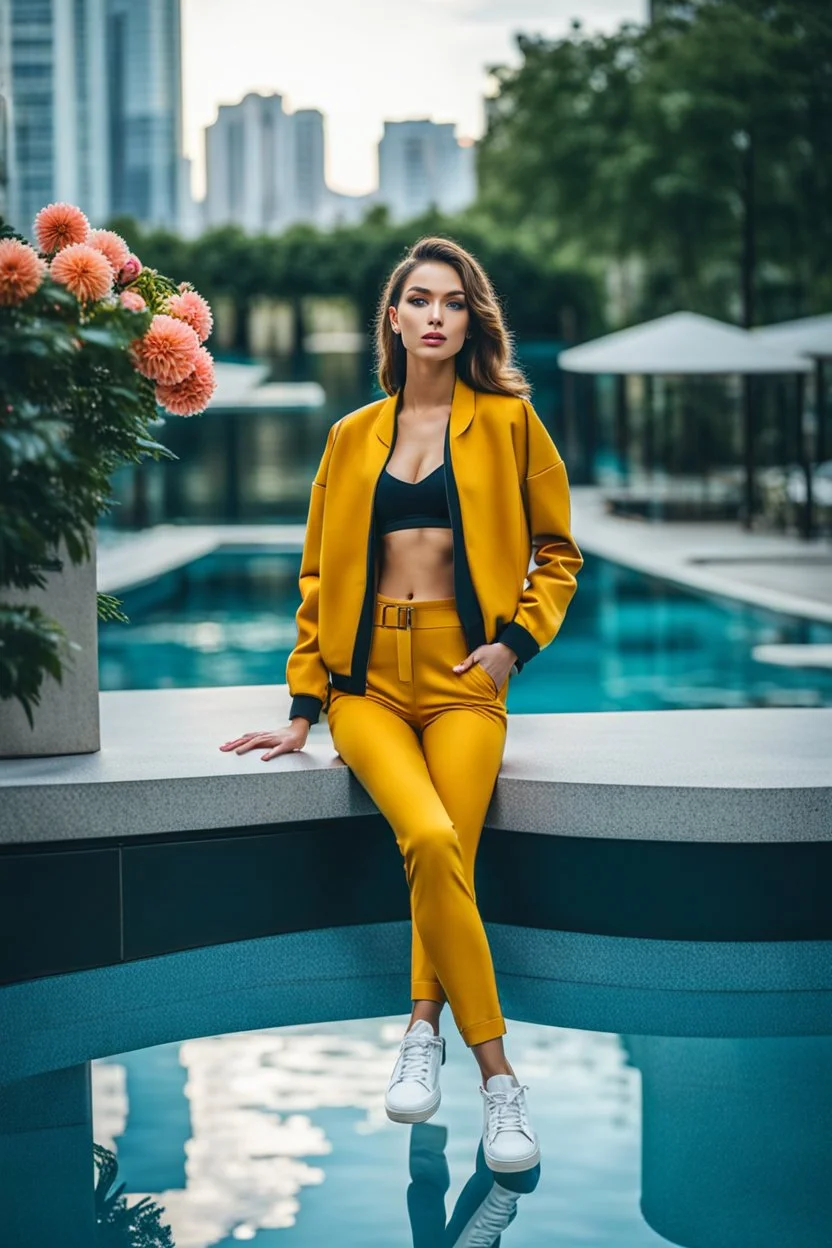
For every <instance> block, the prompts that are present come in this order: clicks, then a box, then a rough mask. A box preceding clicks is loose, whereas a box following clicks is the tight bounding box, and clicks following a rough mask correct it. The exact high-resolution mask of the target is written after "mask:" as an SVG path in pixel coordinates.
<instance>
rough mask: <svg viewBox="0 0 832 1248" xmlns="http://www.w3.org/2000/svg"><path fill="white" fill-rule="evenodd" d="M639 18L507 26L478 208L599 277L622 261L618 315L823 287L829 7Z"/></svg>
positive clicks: (729, 307)
mask: <svg viewBox="0 0 832 1248" xmlns="http://www.w3.org/2000/svg"><path fill="white" fill-rule="evenodd" d="M657 13H658V16H657V18H656V20H655V21H654V22H653V24H652V25H650V26H647V27H644V28H642V27H638V26H634V25H630V26H625V27H623V28H622V29H620V30H619V31H617V32H615V33H614V34H612V35H595V36H590V35H587V34H585V33H584V32H583V30H582V28H581V27H580V25H578V24H576V25H575V26H574V27H573V30H572V32H571V34H570V35H569V37H567V38H565V39H559V40H553V41H548V40H544V39H529V38H526V37H524V36H522V35H521V36H518V39H517V42H518V46H519V49H520V52H521V54H522V58H523V59H522V64H521V65H520V66H519V68H517V69H508V68H505V67H494V68H493V69H492V73H493V74H494V76H495V79H496V83H497V88H498V93H497V96H496V97H495V99H494V100H493V101H492V102H490V105H489V113H490V119H489V127H488V132H487V134H486V136H485V138H484V140H483V143H482V145H481V150H480V154H479V174H480V182H481V191H482V201H483V204H484V206H485V207H486V208H487V210H488V212H489V213H490V214H491V216H492V217H493V218H494V220H496V221H500V222H503V223H506V224H507V223H510V222H514V223H521V224H522V225H524V226H525V227H526V228H530V229H533V230H537V231H539V232H540V233H541V235H542V236H545V237H546V238H548V239H549V240H550V242H551V245H552V246H553V247H554V248H557V249H559V250H560V251H561V253H562V254H564V253H566V252H568V251H569V250H570V249H571V251H572V254H574V255H575V256H576V257H577V258H578V260H579V262H582V263H585V264H587V265H589V266H590V267H592V268H594V269H595V270H596V271H597V272H599V273H601V272H604V271H605V270H606V269H608V268H609V266H610V264H612V263H615V262H619V263H620V262H625V261H629V262H632V261H636V262H638V267H639V269H640V270H641V271H642V272H643V275H644V276H643V281H642V283H641V297H640V299H638V300H636V301H634V302H633V304H632V306H631V309H630V311H631V317H632V318H633V319H634V318H636V317H640V316H645V315H657V314H659V313H661V312H665V311H671V310H674V309H676V308H678V307H679V306H685V307H689V308H692V309H695V310H698V311H702V312H707V313H711V314H715V315H723V316H726V315H727V316H736V317H738V318H739V317H741V316H743V314H744V315H745V316H747V318H748V319H749V320H751V319H752V317H753V316H754V313H755V311H756V309H755V306H754V296H755V293H756V295H757V300H758V303H759V305H760V307H762V308H765V311H766V313H767V315H768V318H769V319H776V317H778V316H782V317H786V316H789V315H798V314H801V313H804V312H811V311H815V310H820V309H821V308H822V307H823V306H824V304H825V303H827V302H828V300H829V298H830V297H832V280H830V277H829V269H828V265H827V264H826V257H827V256H828V254H829V248H830V243H832V193H831V192H832V162H830V159H829V135H830V133H832V10H830V8H829V6H828V5H818V4H816V3H814V0H693V2H691V3H688V4H686V5H670V6H668V7H667V9H666V10H665V9H662V8H660V7H659V6H657Z"/></svg>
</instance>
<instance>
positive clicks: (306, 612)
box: [286, 420, 341, 724]
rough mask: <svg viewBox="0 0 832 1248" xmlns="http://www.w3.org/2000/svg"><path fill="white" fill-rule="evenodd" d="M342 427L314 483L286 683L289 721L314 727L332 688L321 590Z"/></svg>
mask: <svg viewBox="0 0 832 1248" xmlns="http://www.w3.org/2000/svg"><path fill="white" fill-rule="evenodd" d="M340 424H341V421H340V420H337V421H336V422H335V424H334V425H332V427H331V428H330V430H329V434H328V436H327V440H326V446H325V447H324V453H323V455H322V456H321V462H320V464H319V465H318V470H317V472H316V473H315V479H314V481H313V482H312V491H311V494H310V498H309V512H308V516H307V520H306V534H305V537H304V542H303V555H302V556H301V564H300V575H299V577H298V584H299V586H300V593H301V603H300V606H299V607H298V609H297V612H296V613H295V622H296V623H297V626H298V640H297V644H296V646H295V648H294V650H293V651H292V653H291V654H290V655H289V658H288V660H287V662H286V683H287V684H288V686H289V693H290V695H291V698H292V705H291V709H290V711H289V718H290V719H294V718H295V717H296V716H303V718H304V719H308V720H309V723H310V724H316V723H317V722H318V719H319V718H320V714H321V708H322V707H323V704H324V701H325V699H326V695H327V690H328V688H329V672H328V671H327V668H326V666H325V665H324V662H323V660H322V659H321V655H320V651H319V649H318V590H319V578H320V556H321V532H322V528H323V516H324V500H325V498H326V479H327V473H328V471H329V461H330V458H331V456H332V448H333V446H334V445H335V439H336V438H337V436H338V428H339V426H340Z"/></svg>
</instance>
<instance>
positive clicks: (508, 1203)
mask: <svg viewBox="0 0 832 1248" xmlns="http://www.w3.org/2000/svg"><path fill="white" fill-rule="evenodd" d="M519 1198H520V1193H519V1192H509V1191H508V1190H507V1189H506V1188H504V1187H501V1186H500V1184H499V1183H495V1184H494V1185H493V1187H492V1188H491V1191H490V1192H489V1193H488V1195H487V1196H486V1198H485V1200H484V1201H483V1202H482V1204H481V1205H479V1206H478V1208H477V1210H476V1212H475V1213H474V1216H473V1217H472V1218H471V1220H470V1222H469V1223H468V1224H467V1226H464V1227H463V1228H462V1230H461V1231H460V1233H459V1236H458V1238H457V1239H455V1240H454V1241H453V1248H493V1246H494V1244H495V1243H496V1242H497V1240H498V1238H499V1237H500V1235H502V1233H503V1231H504V1230H505V1229H506V1227H507V1226H508V1225H509V1224H510V1223H511V1222H513V1221H514V1219H515V1217H516V1216H517V1201H518V1200H519Z"/></svg>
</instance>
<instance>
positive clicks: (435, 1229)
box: [93, 1016, 832, 1248]
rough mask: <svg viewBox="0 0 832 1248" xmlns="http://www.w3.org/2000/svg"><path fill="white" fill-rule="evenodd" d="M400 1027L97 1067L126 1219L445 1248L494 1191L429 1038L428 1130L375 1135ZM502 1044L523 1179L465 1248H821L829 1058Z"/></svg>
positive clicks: (260, 1244)
mask: <svg viewBox="0 0 832 1248" xmlns="http://www.w3.org/2000/svg"><path fill="white" fill-rule="evenodd" d="M405 1024H406V1019H405V1017H404V1016H401V1017H392V1018H379V1019H368V1020H355V1021H352V1022H345V1023H330V1024H314V1025H305V1026H295V1027H282V1028H274V1029H266V1030H262V1031H251V1032H241V1033H238V1034H233V1035H220V1036H214V1037H208V1038H205V1039H199V1040H189V1041H187V1042H185V1043H183V1044H170V1045H162V1046H159V1047H157V1048H153V1049H147V1050H144V1051H141V1052H133V1053H126V1054H121V1055H118V1056H115V1057H112V1058H109V1059H106V1060H102V1061H99V1062H96V1063H94V1066H93V1093H94V1100H93V1104H94V1127H95V1139H96V1141H97V1142H99V1143H101V1144H104V1145H106V1146H107V1147H110V1148H113V1149H114V1150H115V1151H116V1153H117V1157H118V1164H119V1180H120V1181H124V1182H125V1183H126V1185H127V1187H126V1190H127V1193H128V1196H129V1198H130V1199H131V1200H133V1199H137V1198H138V1194H139V1193H141V1194H142V1195H145V1194H148V1193H150V1194H152V1195H153V1198H154V1200H156V1201H157V1203H158V1204H159V1205H161V1206H162V1208H163V1209H164V1211H165V1213H164V1216H163V1217H162V1218H161V1221H162V1222H163V1223H165V1222H167V1223H168V1224H169V1225H170V1227H171V1230H172V1234H173V1242H174V1243H175V1244H176V1245H177V1248H236V1246H237V1245H239V1244H240V1243H254V1244H256V1245H257V1248H280V1246H282V1245H285V1246H286V1248H295V1246H297V1248H318V1246H319V1245H320V1246H324V1245H336V1244H337V1245H339V1248H353V1246H356V1248H358V1246H359V1245H361V1246H363V1248H369V1246H373V1248H443V1246H444V1248H450V1246H451V1245H452V1244H454V1243H457V1242H458V1241H457V1240H456V1239H455V1238H454V1235H455V1233H456V1231H457V1230H458V1228H459V1227H460V1226H461V1225H463V1224H464V1222H465V1221H467V1220H468V1219H469V1218H470V1217H471V1216H472V1212H473V1211H474V1210H475V1209H476V1208H477V1207H478V1204H479V1203H480V1202H481V1201H482V1200H483V1199H484V1197H485V1196H486V1195H487V1193H488V1191H489V1189H490V1187H491V1185H492V1183H493V1179H492V1177H491V1175H490V1172H487V1171H486V1170H485V1169H484V1167H483V1166H482V1162H481V1160H480V1165H479V1167H478V1166H477V1152H478V1142H479V1139H480V1134H481V1130H482V1119H481V1106H480V1101H481V1098H480V1096H479V1093H478V1090H477V1089H478V1072H477V1068H476V1066H475V1064H474V1062H473V1059H472V1057H471V1056H470V1054H469V1053H468V1052H467V1050H466V1049H465V1047H464V1045H463V1043H462V1041H461V1040H460V1038H459V1036H458V1034H457V1033H456V1031H455V1029H454V1028H453V1026H448V1025H445V1026H444V1028H443V1030H444V1033H445V1035H446V1037H447V1054H448V1056H447V1061H446V1064H445V1066H444V1067H443V1071H442V1081H441V1082H442V1089H443V1100H442V1104H441V1106H440V1108H439V1111H438V1112H437V1114H436V1115H435V1116H434V1118H433V1119H432V1120H431V1122H430V1123H427V1124H423V1125H422V1126H419V1127H407V1126H402V1125H400V1124H395V1123H391V1122H389V1121H388V1120H387V1118H386V1116H385V1114H384V1109H383V1094H384V1087H385V1085H386V1080H387V1078H388V1077H389V1070H390V1069H391V1068H392V1063H393V1060H394V1058H395V1052H396V1048H397V1046H398V1042H399V1039H400V1037H401V1034H402V1031H403V1029H404V1026H405ZM508 1041H509V1044H508V1052H509V1054H510V1057H511V1060H512V1062H513V1064H514V1066H515V1069H516V1070H517V1072H518V1074H519V1076H520V1077H521V1079H522V1081H523V1082H524V1083H527V1084H528V1085H529V1092H528V1093H527V1096H528V1098H529V1106H530V1110H531V1112H532V1113H533V1116H534V1122H535V1125H536V1127H537V1130H538V1132H539V1134H540V1138H541V1150H542V1156H541V1163H540V1167H539V1170H538V1171H537V1172H536V1173H533V1174H531V1175H530V1176H527V1178H528V1179H530V1182H528V1183H527V1185H526V1190H525V1191H523V1192H521V1193H520V1194H519V1195H517V1193H515V1199H516V1204H514V1201H513V1200H512V1198H511V1197H509V1198H508V1201H507V1204H508V1206H513V1207H514V1208H515V1214H514V1217H513V1220H512V1221H511V1223H510V1224H509V1225H508V1229H507V1230H506V1231H505V1234H504V1235H503V1238H502V1240H495V1239H491V1238H487V1237H486V1238H482V1239H476V1240H472V1241H470V1242H471V1243H472V1244H473V1243H476V1244H479V1245H485V1244H487V1245H493V1244H495V1243H500V1242H501V1243H502V1244H503V1245H504V1248H510V1246H514V1248H532V1246H535V1248H538V1246H541V1245H553V1246H557V1248H586V1246H587V1245H591V1248H651V1246H652V1245H659V1244H668V1243H672V1244H684V1245H691V1246H692V1248H784V1245H789V1248H823V1245H826V1244H828V1242H829V1241H828V1239H827V1238H826V1236H827V1234H828V1228H829V1226H830V1225H832V1197H831V1196H830V1187H829V1183H828V1168H829V1164H830V1161H832V1037H829V1036H822V1035H821V1036H808V1037H778V1038H774V1037H772V1038H768V1037H762V1038H755V1039H741V1040H737V1039H704V1038H686V1037H680V1036H671V1037H664V1036H626V1035H613V1034H608V1033H603V1032H592V1031H580V1030H577V1029H573V1028H565V1027H557V1026H539V1025H532V1024H529V1023H517V1022H510V1023H509V1036H508ZM131 1194H132V1195H131ZM463 1215H465V1216H463ZM443 1228H447V1229H445V1230H443ZM462 1242H466V1241H464V1240H463V1241H462Z"/></svg>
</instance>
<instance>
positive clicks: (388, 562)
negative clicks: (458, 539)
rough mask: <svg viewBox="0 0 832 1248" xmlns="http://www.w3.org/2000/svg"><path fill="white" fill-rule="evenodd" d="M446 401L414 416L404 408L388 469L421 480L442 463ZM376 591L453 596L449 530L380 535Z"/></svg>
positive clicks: (424, 596) (448, 413) (416, 597)
mask: <svg viewBox="0 0 832 1248" xmlns="http://www.w3.org/2000/svg"><path fill="white" fill-rule="evenodd" d="M450 417H451V409H450V406H449V405H447V404H446V405H443V406H442V407H439V408H437V409H436V410H435V412H434V413H431V417H429V418H427V419H426V418H425V417H422V418H421V419H420V420H418V421H413V420H412V419H411V417H410V413H409V412H408V411H407V409H406V408H403V409H402V411H401V412H400V413H399V424H398V436H397V438H396V445H395V448H394V450H393V454H392V455H391V457H390V461H389V463H388V464H387V469H388V471H389V472H391V473H392V474H393V476H394V477H399V479H400V480H402V481H410V482H411V483H413V482H416V481H421V480H423V479H424V478H425V477H426V476H427V475H428V473H430V472H432V471H433V469H434V467H435V466H436V465H437V464H441V463H442V459H443V445H444V440H445V431H446V429H447V425H448V421H449V420H450ZM381 541H382V544H381V553H380V557H379V575H378V586H377V592H378V593H380V594H387V596H388V597H389V598H409V599H410V600H411V601H412V602H418V601H419V599H422V601H427V600H430V599H431V598H453V596H454V542H453V535H452V533H451V530H450V529H445V528H437V527H433V528H431V527H429V526H427V527H425V528H420V529H394V531H393V532H392V533H385V534H384V535H383V537H382V539H381Z"/></svg>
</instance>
